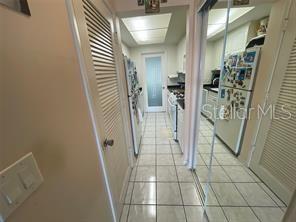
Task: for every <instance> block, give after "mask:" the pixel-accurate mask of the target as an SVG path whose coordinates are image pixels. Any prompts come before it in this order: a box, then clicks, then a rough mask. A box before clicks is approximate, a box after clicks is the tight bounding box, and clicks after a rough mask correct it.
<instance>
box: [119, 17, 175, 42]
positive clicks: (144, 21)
mask: <svg viewBox="0 0 296 222" xmlns="http://www.w3.org/2000/svg"><path fill="white" fill-rule="evenodd" d="M171 15H172V14H171V13H167V14H158V15H149V16H139V17H132V18H123V19H122V21H123V23H124V24H125V26H126V28H127V29H128V31H129V32H130V33H131V35H132V36H133V38H134V39H135V41H136V42H137V43H138V44H155V43H163V42H164V41H165V37H166V33H167V30H168V27H169V23H170V19H171Z"/></svg>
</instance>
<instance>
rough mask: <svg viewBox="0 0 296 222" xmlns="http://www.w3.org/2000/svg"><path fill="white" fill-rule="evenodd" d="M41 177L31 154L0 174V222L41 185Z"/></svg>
mask: <svg viewBox="0 0 296 222" xmlns="http://www.w3.org/2000/svg"><path fill="white" fill-rule="evenodd" d="M42 182H43V177H42V175H41V172H40V170H39V168H38V165H37V162H36V160H35V158H34V156H33V154H32V153H29V154H27V155H25V156H24V157H22V158H21V159H19V160H18V161H16V162H15V163H13V164H12V165H10V166H8V167H7V168H6V169H4V170H2V171H1V172H0V222H2V221H1V219H2V220H4V221H5V220H6V219H7V217H8V216H9V215H10V214H12V213H13V212H14V211H15V210H17V208H18V207H19V206H20V205H21V204H22V203H23V202H24V201H26V199H27V198H28V197H29V196H31V195H34V192H35V191H36V190H37V189H38V187H39V186H40V185H41V184H42ZM1 217H2V218H1Z"/></svg>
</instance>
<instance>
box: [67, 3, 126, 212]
mask: <svg viewBox="0 0 296 222" xmlns="http://www.w3.org/2000/svg"><path fill="white" fill-rule="evenodd" d="M93 2H94V3H95V4H93V3H92V2H91V1H90V0H73V5H74V11H75V14H76V15H75V16H76V20H77V26H78V31H79V38H80V44H81V50H82V52H83V56H84V59H83V61H84V63H85V69H86V74H87V83H88V87H89V89H88V91H89V93H90V99H91V100H92V101H91V102H92V106H93V112H94V115H95V118H96V122H97V130H98V131H99V135H98V136H99V139H100V141H101V143H102V144H101V145H102V147H103V145H104V144H103V143H104V141H105V140H109V141H112V140H113V141H114V144H113V145H109V146H107V147H105V148H103V154H104V162H105V164H106V169H107V174H108V179H109V182H110V185H111V192H112V196H113V200H114V202H115V205H116V206H115V207H116V212H117V215H120V212H121V209H122V207H123V205H122V197H123V196H122V193H123V192H122V189H123V184H124V182H125V178H126V175H127V171H128V166H129V162H128V153H127V147H126V141H125V137H124V135H125V134H124V127H123V119H122V111H121V104H120V95H119V82H118V74H117V69H116V62H115V52H114V47H113V46H114V44H113V36H114V35H113V33H114V31H113V22H112V16H111V13H110V12H109V11H108V9H107V7H106V5H105V4H104V3H103V1H102V0H96V1H93ZM110 144H111V143H110Z"/></svg>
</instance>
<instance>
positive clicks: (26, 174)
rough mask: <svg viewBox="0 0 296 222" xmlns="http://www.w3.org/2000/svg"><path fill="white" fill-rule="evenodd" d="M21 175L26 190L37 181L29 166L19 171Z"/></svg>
mask: <svg viewBox="0 0 296 222" xmlns="http://www.w3.org/2000/svg"><path fill="white" fill-rule="evenodd" d="M19 177H20V179H21V182H22V184H23V185H24V188H25V189H26V190H28V189H30V188H31V187H32V186H33V185H34V183H35V178H34V175H33V174H32V173H31V172H30V170H29V169H28V168H25V169H23V170H21V171H20V172H19Z"/></svg>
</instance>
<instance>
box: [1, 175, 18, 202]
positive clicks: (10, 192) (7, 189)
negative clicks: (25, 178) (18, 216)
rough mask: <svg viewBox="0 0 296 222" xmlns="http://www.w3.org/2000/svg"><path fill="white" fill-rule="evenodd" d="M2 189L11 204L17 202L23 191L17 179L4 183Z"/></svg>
mask: <svg viewBox="0 0 296 222" xmlns="http://www.w3.org/2000/svg"><path fill="white" fill-rule="evenodd" d="M1 190H2V194H3V196H4V197H5V199H6V201H7V203H8V204H9V205H11V204H13V203H15V202H16V201H17V199H18V198H19V197H20V196H21V195H22V193H23V191H22V188H21V187H20V185H19V184H18V183H17V181H15V180H11V181H8V182H6V183H5V184H3V185H2V186H1Z"/></svg>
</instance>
